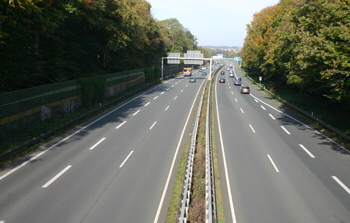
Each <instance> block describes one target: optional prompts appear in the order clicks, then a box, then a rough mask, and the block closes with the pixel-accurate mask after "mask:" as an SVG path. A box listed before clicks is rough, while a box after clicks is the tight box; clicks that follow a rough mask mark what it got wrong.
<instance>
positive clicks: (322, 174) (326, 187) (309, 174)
mask: <svg viewBox="0 0 350 223" xmlns="http://www.w3.org/2000/svg"><path fill="white" fill-rule="evenodd" d="M236 73H237V74H238V75H239V72H237V71H236ZM240 76H241V75H240ZM244 83H247V81H244ZM252 88H253V87H252V86H251V89H252ZM232 92H233V93H234V94H233V95H232ZM238 92H239V87H236V89H235V88H231V89H230V88H229V85H228V84H227V85H223V84H217V100H218V102H217V104H218V113H219V114H220V120H219V122H220V123H221V124H220V126H221V129H222V131H221V132H222V138H223V144H224V147H225V154H226V159H227V167H226V168H227V169H228V174H229V178H228V179H229V180H230V187H231V188H230V189H231V191H232V199H233V201H234V202H233V203H234V207H235V208H234V209H235V212H236V213H235V216H236V218H237V222H239V223H240V222H347V221H348V219H350V214H349V213H350V212H349V207H350V205H349V203H348V201H349V200H350V199H349V197H345V194H346V193H347V192H346V190H345V189H341V190H343V192H342V191H340V190H339V188H342V187H341V186H339V185H340V184H339V183H337V182H336V181H335V180H334V178H332V177H331V176H332V175H331V174H330V173H331V172H333V171H336V172H337V173H340V174H342V177H343V178H344V179H345V181H346V180H347V179H350V176H349V173H345V172H344V171H342V169H349V168H350V166H349V163H350V162H349V157H348V156H344V155H343V156H342V157H341V159H339V156H341V155H340V154H339V153H334V150H332V149H330V148H329V145H328V148H327V149H326V150H327V152H326V153H328V154H329V153H331V154H329V155H330V157H333V158H327V161H330V163H331V164H332V165H333V166H334V167H333V168H330V169H329V168H328V165H324V164H325V163H324V162H319V161H318V159H312V158H311V157H310V156H309V155H308V154H307V153H305V151H304V150H302V149H301V148H300V146H299V144H300V143H303V145H304V141H305V140H306V138H307V139H308V141H309V142H312V143H314V145H315V144H316V145H318V147H319V144H321V143H322V141H321V142H320V141H318V139H316V140H315V137H313V136H310V135H309V134H311V132H312V131H311V130H309V129H307V128H306V127H305V126H303V125H301V124H300V123H298V122H296V121H295V120H293V119H290V118H289V117H286V116H285V115H283V114H281V113H279V112H277V111H275V110H273V109H270V108H269V107H267V106H265V105H264V106H263V107H261V104H259V103H258V102H259V101H258V100H256V99H255V98H253V97H251V96H250V95H240V94H239V93H238ZM252 92H254V95H256V94H261V93H260V92H258V91H255V90H254V89H252ZM258 98H259V99H261V100H266V99H265V97H264V96H263V95H260V96H259V97H258ZM269 103H272V102H270V101H269ZM273 104H274V106H276V107H279V106H278V105H277V104H276V103H273ZM242 110H243V111H244V113H243V112H242ZM272 117H273V118H272ZM282 126H283V127H284V129H285V130H286V131H285V130H284V129H283V128H282ZM253 129H254V131H253ZM254 132H255V133H254ZM288 132H289V134H288ZM296 132H298V133H296ZM298 141H301V142H298ZM305 144H306V143H305ZM306 145H307V148H309V145H308V144H306ZM314 145H313V146H311V147H310V148H313V147H314ZM296 147H298V150H296ZM318 151H319V152H321V153H323V150H318ZM332 152H333V154H332ZM222 153H223V152H222ZM316 157H318V155H316ZM322 157H327V156H324V155H322ZM331 160H332V161H331ZM335 160H337V161H338V163H336V162H335ZM222 168H223V167H222ZM277 170H278V172H277ZM339 170H340V171H339ZM336 184H338V185H337V186H335V185H336ZM344 185H346V184H344ZM229 193H230V192H227V194H229ZM339 195H342V198H341V197H340V196H339ZM224 197H225V196H224ZM228 203H229V202H228V201H226V206H227V207H226V210H230V208H229V206H228ZM227 219H228V221H231V220H232V221H234V220H233V219H232V217H231V216H230V215H229V214H227Z"/></svg>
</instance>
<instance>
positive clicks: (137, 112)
mask: <svg viewBox="0 0 350 223" xmlns="http://www.w3.org/2000/svg"><path fill="white" fill-rule="evenodd" d="M139 112H140V110H138V111H136V112H135V113H134V114H132V115H133V116H135V115H136V114H137V113H139Z"/></svg>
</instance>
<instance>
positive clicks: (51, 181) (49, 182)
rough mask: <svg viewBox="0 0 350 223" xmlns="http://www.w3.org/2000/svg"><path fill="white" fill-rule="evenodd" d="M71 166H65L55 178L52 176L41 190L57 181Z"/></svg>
mask: <svg viewBox="0 0 350 223" xmlns="http://www.w3.org/2000/svg"><path fill="white" fill-rule="evenodd" d="M71 167H72V165H68V166H66V168H64V169H63V170H61V172H59V173H58V174H56V176H54V177H53V178H52V179H51V180H49V181H48V182H47V183H46V184H44V185H43V186H42V188H46V187H48V186H50V184H52V183H53V182H54V181H55V180H57V179H58V178H59V177H60V176H62V174H64V173H65V172H66V171H67V170H69V168H71Z"/></svg>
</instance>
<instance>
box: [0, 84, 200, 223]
mask: <svg viewBox="0 0 350 223" xmlns="http://www.w3.org/2000/svg"><path fill="white" fill-rule="evenodd" d="M187 81H188V79H183V78H176V79H173V80H169V81H168V82H166V83H164V84H162V85H160V86H158V87H156V88H153V89H152V90H150V91H148V92H146V93H145V94H143V95H140V96H138V97H136V98H135V99H134V100H132V101H131V102H130V103H127V104H125V105H124V106H121V107H120V108H119V109H117V110H115V111H113V112H111V113H110V114H109V115H108V116H106V117H104V118H102V119H101V120H98V121H96V122H95V123H93V124H91V125H89V126H88V127H86V128H84V129H83V130H81V131H79V132H78V133H77V134H75V135H73V136H70V137H69V138H68V139H67V140H65V141H64V142H62V143H60V144H58V145H56V146H55V147H53V148H52V149H50V150H49V151H48V152H46V153H45V154H44V155H42V156H40V158H39V159H37V160H35V161H32V162H31V163H29V164H27V165H25V166H24V167H22V168H20V169H19V170H17V171H15V172H14V173H12V174H10V175H9V176H7V177H5V178H3V179H2V180H0V189H1V191H2V193H1V199H0V200H1V202H0V219H1V220H2V219H4V221H5V222H6V223H9V222H35V223H38V222H152V221H153V219H154V216H155V215H156V211H157V208H158V204H159V201H160V199H161V196H162V193H163V189H164V185H165V182H166V178H167V176H168V173H169V169H170V164H171V162H172V159H173V155H174V153H175V149H176V147H177V145H178V141H179V138H180V134H181V132H182V129H183V128H184V125H185V121H186V118H187V117H188V115H189V111H190V108H191V106H192V104H193V100H194V99H195V96H196V94H197V92H198V89H199V86H200V82H201V81H197V83H196V84H194V85H193V84H191V85H190V86H188V82H187ZM176 83H177V84H176ZM172 85H173V87H171V86H172ZM175 97H177V99H176V100H174V98H175ZM147 103H149V104H148V105H147V106H144V105H145V104H147ZM166 108H167V109H166ZM155 122H156V124H154V123H155ZM152 124H153V128H151V129H150V127H151V126H152ZM102 139H104V140H102ZM90 148H93V149H90ZM28 156H30V155H28ZM68 165H71V167H70V168H69V171H65V172H64V173H62V174H60V175H59V177H57V178H56V179H55V180H54V181H52V183H51V184H50V185H49V186H48V187H46V188H42V185H44V184H45V183H47V182H48V181H49V180H50V179H52V177H53V176H55V174H57V173H58V172H60V171H61V170H62V169H64V168H65V167H67V166H68ZM6 168H9V169H10V167H6ZM166 198H168V197H166ZM33 204H35V205H33ZM165 204H166V202H165ZM162 211H163V212H164V211H166V208H165V210H162ZM163 212H162V213H161V215H160V221H164V220H165V214H164V213H163Z"/></svg>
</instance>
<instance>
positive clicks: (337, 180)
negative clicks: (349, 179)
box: [332, 176, 350, 194]
mask: <svg viewBox="0 0 350 223" xmlns="http://www.w3.org/2000/svg"><path fill="white" fill-rule="evenodd" d="M332 178H333V179H334V180H335V181H336V182H337V183H338V184H339V185H340V186H341V187H342V188H343V189H344V190H345V191H346V192H348V194H350V189H349V188H348V187H347V186H346V185H345V184H344V183H343V182H341V180H339V179H338V177H336V176H332Z"/></svg>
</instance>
